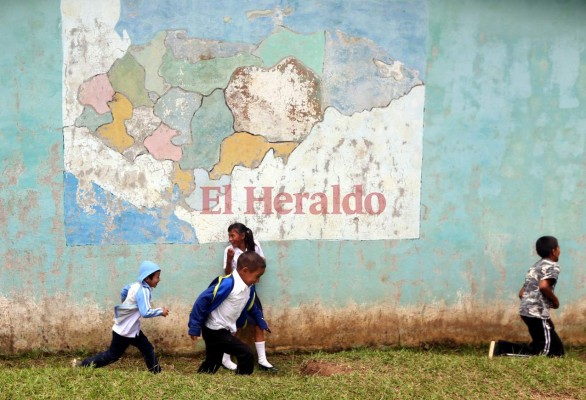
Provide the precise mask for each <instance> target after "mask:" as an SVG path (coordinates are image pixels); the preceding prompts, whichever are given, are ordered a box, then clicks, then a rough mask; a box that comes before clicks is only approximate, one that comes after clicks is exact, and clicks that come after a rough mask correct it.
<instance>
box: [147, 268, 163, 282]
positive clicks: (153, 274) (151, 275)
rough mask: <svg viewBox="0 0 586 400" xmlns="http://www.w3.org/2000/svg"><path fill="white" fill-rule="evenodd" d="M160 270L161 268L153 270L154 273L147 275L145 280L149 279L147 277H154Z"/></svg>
mask: <svg viewBox="0 0 586 400" xmlns="http://www.w3.org/2000/svg"><path fill="white" fill-rule="evenodd" d="M159 271H160V269H158V270H156V271H155V272H153V273H152V274H150V275H149V276H147V277H146V278H144V279H145V280H147V279H153V276H155V274H156V273H157V272H159Z"/></svg>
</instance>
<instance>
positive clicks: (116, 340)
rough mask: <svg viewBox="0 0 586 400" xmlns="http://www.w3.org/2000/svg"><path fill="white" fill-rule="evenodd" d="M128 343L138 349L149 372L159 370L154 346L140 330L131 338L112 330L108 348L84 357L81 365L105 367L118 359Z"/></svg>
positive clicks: (157, 371) (155, 372)
mask: <svg viewBox="0 0 586 400" xmlns="http://www.w3.org/2000/svg"><path fill="white" fill-rule="evenodd" d="M130 345H132V346H134V347H136V348H137V349H138V350H139V351H140V353H141V354H142V356H143V358H144V362H145V363H146V365H147V368H148V369H149V371H150V372H152V373H154V374H158V373H159V372H161V366H160V365H159V360H157V357H156V356H155V348H154V347H153V345H152V344H151V342H149V340H148V338H147V337H146V336H145V335H144V333H142V331H140V332H139V333H138V336H136V337H132V338H130V337H125V336H120V335H119V334H117V333H116V332H114V331H112V343H110V348H109V349H108V350H106V351H104V352H102V353H99V354H96V355H95V356H93V357H88V358H86V359H85V360H83V361H82V362H81V366H82V367H95V368H100V367H105V366H106V365H108V364H112V363H113V362H116V361H118V360H119V359H120V357H122V354H124V352H125V351H126V349H127V348H128V346H130Z"/></svg>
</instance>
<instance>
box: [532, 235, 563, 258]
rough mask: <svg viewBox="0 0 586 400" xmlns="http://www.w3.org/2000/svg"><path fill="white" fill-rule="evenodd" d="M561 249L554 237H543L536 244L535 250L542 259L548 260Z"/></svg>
mask: <svg viewBox="0 0 586 400" xmlns="http://www.w3.org/2000/svg"><path fill="white" fill-rule="evenodd" d="M557 247H559V244H558V240H557V239H556V238H555V237H553V236H542V237H540V238H539V239H537V242H535V250H537V254H539V257H541V258H547V257H549V256H550V255H551V252H552V251H554V250H555V249H556V248H557Z"/></svg>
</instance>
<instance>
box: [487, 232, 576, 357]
mask: <svg viewBox="0 0 586 400" xmlns="http://www.w3.org/2000/svg"><path fill="white" fill-rule="evenodd" d="M535 248H536V250H537V254H539V256H540V257H541V260H539V261H537V262H536V263H535V264H533V266H532V267H531V268H529V271H528V272H527V275H526V276H525V283H524V284H523V287H522V288H521V290H520V291H519V298H520V299H521V306H520V307H519V314H520V315H521V318H522V319H523V322H525V324H526V325H527V328H528V329H529V334H530V335H531V343H529V345H527V344H518V343H511V342H506V341H504V340H499V341H498V342H497V343H495V342H492V343H491V345H490V350H489V357H491V358H492V357H493V356H500V355H525V356H529V355H545V356H550V357H561V356H563V355H564V345H563V344H562V341H561V340H560V338H559V336H558V334H557V333H556V331H555V328H554V325H553V322H552V321H551V319H550V315H549V309H550V308H553V309H557V308H558V307H559V306H560V302H559V300H558V298H557V297H556V295H555V294H554V288H555V284H556V282H557V280H558V276H559V273H560V266H559V265H558V263H557V262H558V260H559V257H560V253H561V250H560V246H559V244H558V241H557V239H556V238H555V237H553V236H543V237H540V238H539V239H537V242H536V243H535Z"/></svg>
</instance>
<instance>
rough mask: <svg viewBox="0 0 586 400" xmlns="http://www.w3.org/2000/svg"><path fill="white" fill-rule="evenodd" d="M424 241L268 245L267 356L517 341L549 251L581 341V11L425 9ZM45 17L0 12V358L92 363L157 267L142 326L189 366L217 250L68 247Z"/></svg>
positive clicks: (18, 5) (36, 5) (585, 289)
mask: <svg viewBox="0 0 586 400" xmlns="http://www.w3.org/2000/svg"><path fill="white" fill-rule="evenodd" d="M428 15H429V27H428V32H427V71H426V73H425V85H426V96H425V120H424V125H425V127H424V133H423V144H424V147H423V172H422V189H421V206H422V212H421V226H420V238H419V239H413V240H395V241H368V242H366V241H364V242H361V241H343V240H342V241H289V242H266V243H263V248H264V250H265V253H266V256H267V260H268V265H269V268H268V270H267V273H266V274H265V276H264V277H263V280H262V282H261V283H260V285H259V286H260V293H261V294H262V298H263V304H264V305H265V307H266V308H267V310H266V313H267V318H268V319H269V322H270V323H271V324H272V326H273V332H274V333H273V335H272V336H271V337H269V339H268V343H269V346H271V347H272V348H289V347H297V348H309V347H324V348H337V347H348V346H354V345H362V344H395V343H407V344H409V343H418V342H422V341H433V340H445V339H452V340H455V341H459V342H482V341H487V340H490V339H494V338H495V337H496V336H505V335H506V336H507V337H509V338H511V339H514V338H517V339H525V338H527V337H528V336H527V335H526V334H525V328H524V326H523V325H522V324H520V323H519V321H518V318H517V317H516V307H517V299H516V293H517V291H518V289H519V287H520V285H521V283H522V281H523V277H524V274H525V272H526V270H527V268H528V267H529V266H530V264H531V263H532V262H533V261H534V260H535V259H536V255H535V253H534V250H533V243H534V242H535V239H536V238H537V237H539V236H541V235H544V234H551V235H555V236H557V237H558V239H559V240H560V243H561V247H562V256H561V259H560V264H561V266H562V273H561V277H560V281H559V283H558V286H557V288H556V291H557V293H558V296H559V298H560V300H561V303H562V305H561V307H560V309H559V310H558V311H556V312H555V315H554V320H555V321H556V322H557V326H558V330H559V332H560V335H561V337H562V339H563V340H564V341H566V342H568V343H586V307H585V306H584V300H585V299H586V270H585V268H584V265H586V255H585V252H584V247H585V245H586V230H585V226H586V211H584V210H585V209H586V200H585V199H586V161H585V160H586V45H585V43H586V24H584V21H586V3H584V2H583V1H580V0H575V1H559V2H552V1H546V0H543V1H529V0H527V1H513V2H511V1H491V2H486V1H481V0H477V1H467V2H461V1H456V0H453V1H448V0H442V1H432V2H429V3H428ZM60 18H61V16H60V8H59V2H57V1H41V0H38V1H27V2H23V1H12V0H8V1H6V2H4V3H3V12H2V13H1V15H0V33H1V34H2V37H3V39H4V40H3V45H2V46H3V49H2V54H1V55H0V74H1V75H0V76H2V82H3V83H2V85H1V86H0V94H1V95H2V98H3V99H4V101H3V107H2V108H0V135H1V138H2V147H1V148H0V165H1V169H2V175H1V177H0V185H1V188H2V190H1V193H0V203H1V204H0V254H1V256H2V260H3V265H2V269H1V270H0V316H1V321H2V323H1V324H0V352H16V351H22V350H27V349H31V348H43V349H67V348H81V347H85V348H96V347H102V346H104V345H105V344H106V343H107V342H108V331H109V330H110V327H111V322H110V321H111V309H112V306H113V305H114V304H115V302H116V300H117V298H118V292H119V289H120V287H121V286H122V285H123V284H124V283H126V282H128V281H131V280H132V279H134V278H135V275H136V272H137V268H138V264H139V263H140V261H141V260H143V259H152V260H155V261H157V262H158V263H160V264H161V265H162V266H163V272H162V281H161V284H160V285H159V287H158V288H157V289H156V290H155V292H154V302H155V303H156V304H158V305H164V306H167V307H168V308H170V310H171V316H170V317H169V318H166V319H162V318H161V319H155V320H152V321H147V323H146V324H145V325H146V327H145V330H147V331H148V334H149V337H151V339H153V340H154V341H155V343H156V344H157V345H158V347H159V349H162V350H166V351H175V350H176V351H185V350H188V349H189V346H190V345H191V343H190V341H189V339H188V338H187V336H186V322H187V313H188V311H189V309H190V307H191V304H192V302H193V300H194V298H195V296H196V295H197V294H198V293H199V292H200V291H201V290H202V289H203V288H204V287H205V286H206V285H207V284H208V283H209V281H210V280H211V279H212V278H213V277H214V275H216V274H218V273H219V272H220V265H221V260H222V250H223V248H224V244H221V243H218V244H207V245H120V246H116V245H113V246H76V247H68V246H66V244H65V233H66V232H65V228H64V223H63V221H64V207H63V171H64V168H63V132H62V115H61V112H62V111H61V99H62V97H61V82H62V75H61V74H62V47H61V31H60Z"/></svg>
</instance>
